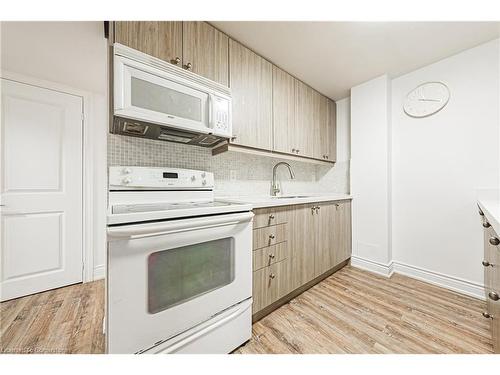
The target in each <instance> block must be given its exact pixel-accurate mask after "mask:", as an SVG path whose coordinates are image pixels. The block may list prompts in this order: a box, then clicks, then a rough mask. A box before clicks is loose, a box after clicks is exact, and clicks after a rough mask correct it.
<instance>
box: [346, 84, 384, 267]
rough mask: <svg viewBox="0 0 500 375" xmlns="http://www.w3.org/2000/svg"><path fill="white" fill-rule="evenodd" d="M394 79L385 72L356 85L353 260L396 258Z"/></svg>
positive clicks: (353, 109) (376, 261)
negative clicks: (392, 187) (392, 227)
mask: <svg viewBox="0 0 500 375" xmlns="http://www.w3.org/2000/svg"><path fill="white" fill-rule="evenodd" d="M389 95H390V80H389V78H388V77H387V76H386V75H384V76H381V77H379V78H376V79H373V80H371V81H369V82H366V83H364V84H362V85H359V86H356V87H353V88H352V89H351V172H350V173H351V194H352V195H353V198H354V199H353V202H352V218H353V223H352V239H353V249H352V254H353V260H352V261H353V264H356V262H358V261H360V262H373V263H374V268H376V265H377V264H381V265H387V263H388V262H389V261H390V260H391V247H390V245H391V243H390V240H389V235H390V210H389V208H390V185H389V179H390V169H389V161H390V143H389V140H390V138H389V137H390V130H391V129H390V97H389Z"/></svg>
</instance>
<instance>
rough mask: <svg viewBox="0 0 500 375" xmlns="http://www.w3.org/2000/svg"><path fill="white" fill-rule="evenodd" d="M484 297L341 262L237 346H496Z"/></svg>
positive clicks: (351, 349)
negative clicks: (338, 268) (247, 340)
mask: <svg viewBox="0 0 500 375" xmlns="http://www.w3.org/2000/svg"><path fill="white" fill-rule="evenodd" d="M485 305H486V303H485V302H484V301H481V300H478V299H475V298H471V297H467V296H464V295H461V294H458V293H454V292H451V291H449V290H447V289H443V288H439V287H436V286H433V285H430V284H427V283H424V282H421V281H418V280H415V279H411V278H409V277H405V276H401V275H393V276H392V277H391V278H390V279H388V278H385V277H382V276H378V275H375V274H373V273H369V272H365V271H362V270H359V269H356V268H353V267H351V266H347V267H344V268H343V269H341V270H339V271H338V272H336V273H335V274H333V275H332V276H330V277H328V278H327V279H325V280H324V281H322V282H321V283H319V284H317V285H315V286H314V287H312V288H311V289H309V290H307V291H306V292H304V293H303V294H301V295H300V296H298V297H297V298H295V299H293V300H292V301H290V303H288V304H286V305H284V306H282V307H281V308H279V309H278V310H275V311H273V312H272V313H271V314H270V315H267V316H266V317H264V318H263V319H261V320H260V321H258V322H256V323H255V324H254V325H253V335H252V339H251V340H250V341H249V342H248V343H247V344H246V345H244V346H243V347H241V348H239V349H238V350H236V351H235V352H236V353H288V354H291V353H492V351H493V349H492V343H491V336H490V332H489V321H488V320H487V319H485V318H483V317H482V316H481V312H482V311H483V310H484V308H485Z"/></svg>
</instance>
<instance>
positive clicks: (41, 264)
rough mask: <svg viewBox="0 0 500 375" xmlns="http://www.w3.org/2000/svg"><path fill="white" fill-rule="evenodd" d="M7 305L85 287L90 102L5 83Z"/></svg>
mask: <svg viewBox="0 0 500 375" xmlns="http://www.w3.org/2000/svg"><path fill="white" fill-rule="evenodd" d="M1 98H2V101H1V105H2V107H1V125H2V133H1V146H2V150H1V151H2V152H1V167H2V171H1V177H0V178H1V202H0V203H1V205H2V206H1V210H0V212H1V235H0V236H1V237H0V243H1V271H0V272H1V274H0V300H2V301H5V300H8V299H12V298H17V297H21V296H24V295H27V294H32V293H37V292H41V291H44V290H48V289H53V288H57V287H61V286H64V285H69V284H73V283H77V282H81V281H82V268H83V267H82V261H83V257H82V250H83V244H82V239H83V230H82V225H83V220H82V212H83V211H82V203H83V201H82V198H83V195H82V169H83V167H82V162H83V158H82V149H83V145H82V140H83V134H82V133H83V126H82V125H83V121H82V118H83V117H82V110H83V99H82V98H81V97H79V96H75V95H70V94H65V93H62V92H58V91H53V90H49V89H44V88H40V87H36V86H31V85H27V84H22V83H18V82H14V81H10V80H5V79H2V82H1Z"/></svg>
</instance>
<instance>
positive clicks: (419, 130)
mask: <svg viewBox="0 0 500 375" xmlns="http://www.w3.org/2000/svg"><path fill="white" fill-rule="evenodd" d="M426 81H441V82H444V83H446V84H447V85H448V87H449V89H450V92H451V96H450V101H449V102H448V104H447V106H446V107H444V108H443V109H442V110H441V111H440V112H438V113H437V114H435V115H433V116H430V117H427V118H422V119H414V118H411V117H408V116H406V115H405V114H404V112H403V109H402V105H403V100H404V98H405V95H406V94H407V93H408V92H409V91H410V90H412V89H413V88H414V87H416V86H417V85H419V84H421V83H423V82H426ZM499 82H500V76H499V41H498V40H495V41H492V42H488V43H486V44H483V45H481V46H478V47H476V48H472V49H469V50H467V51H465V52H462V53H460V54H458V55H455V56H452V57H449V58H447V59H444V60H442V61H439V62H437V63H434V64H432V65H429V66H426V67H424V68H422V69H419V70H416V71H414V72H412V73H409V74H406V75H404V76H401V77H399V78H396V79H394V80H393V81H392V100H393V106H392V108H393V113H392V124H393V140H392V147H393V164H392V168H393V256H394V260H395V261H396V262H398V263H403V264H406V265H410V266H412V267H414V268H417V269H423V270H428V271H430V272H433V273H437V274H442V275H445V276H448V277H450V278H455V279H460V280H463V281H465V282H471V283H473V284H479V285H482V284H483V267H482V265H481V260H482V259H483V258H482V257H483V244H482V242H483V234H482V229H483V228H482V226H481V225H480V221H479V216H478V214H477V207H476V192H477V190H479V189H498V187H499V186H500V180H499V179H500V161H499V160H500V159H499V150H500V139H499V136H500V132H499V126H500V125H499V101H500V96H499Z"/></svg>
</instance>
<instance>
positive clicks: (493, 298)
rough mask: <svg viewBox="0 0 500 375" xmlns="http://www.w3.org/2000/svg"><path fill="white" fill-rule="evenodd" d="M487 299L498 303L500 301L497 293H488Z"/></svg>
mask: <svg viewBox="0 0 500 375" xmlns="http://www.w3.org/2000/svg"><path fill="white" fill-rule="evenodd" d="M488 297H490V299H491V300H492V301H498V300H499V299H500V297H498V293H496V292H489V293H488Z"/></svg>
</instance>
